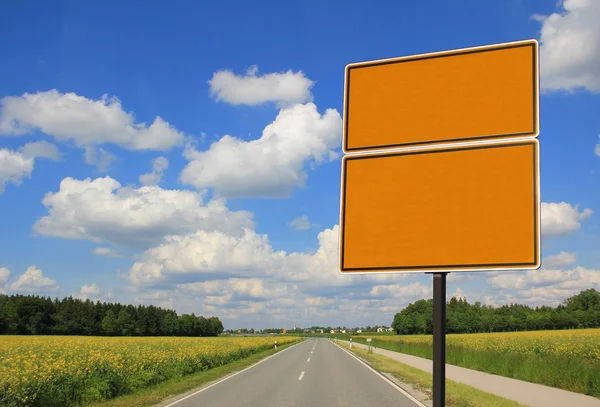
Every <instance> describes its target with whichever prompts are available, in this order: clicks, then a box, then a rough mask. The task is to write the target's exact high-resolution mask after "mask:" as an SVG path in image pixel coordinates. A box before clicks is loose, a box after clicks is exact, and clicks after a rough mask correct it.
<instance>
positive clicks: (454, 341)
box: [357, 329, 600, 361]
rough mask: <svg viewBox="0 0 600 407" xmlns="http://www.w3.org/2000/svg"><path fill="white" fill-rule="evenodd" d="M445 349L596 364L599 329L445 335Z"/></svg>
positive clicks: (417, 340) (400, 338)
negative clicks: (566, 358) (589, 361)
mask: <svg viewBox="0 0 600 407" xmlns="http://www.w3.org/2000/svg"><path fill="white" fill-rule="evenodd" d="M357 338H366V336H364V335H363V336H361V337H357ZM376 339H377V341H378V342H386V341H391V342H404V343H406V344H415V345H428V346H432V340H433V339H432V337H431V336H430V335H393V336H378V337H377V338H376ZM446 346H447V347H448V348H467V349H469V350H472V351H485V352H488V351H491V352H500V353H502V352H511V353H519V354H522V355H534V354H535V355H543V356H558V357H562V356H568V357H576V358H582V359H587V360H592V361H597V360H600V329H570V330H556V331H524V332H494V333H480V334H448V335H446Z"/></svg>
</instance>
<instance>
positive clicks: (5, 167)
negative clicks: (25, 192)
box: [0, 148, 34, 194]
mask: <svg viewBox="0 0 600 407" xmlns="http://www.w3.org/2000/svg"><path fill="white" fill-rule="evenodd" d="M33 164H34V159H33V158H31V157H25V156H24V155H23V153H20V152H17V151H12V150H8V149H5V148H3V149H0V194H2V193H3V192H4V190H5V188H6V184H8V183H9V182H10V183H12V184H14V185H21V183H22V182H23V179H25V178H31V172H32V171H33Z"/></svg>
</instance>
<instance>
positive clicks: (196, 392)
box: [162, 341, 304, 407]
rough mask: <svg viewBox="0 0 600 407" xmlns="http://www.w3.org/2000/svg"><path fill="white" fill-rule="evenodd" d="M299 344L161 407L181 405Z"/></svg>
mask: <svg viewBox="0 0 600 407" xmlns="http://www.w3.org/2000/svg"><path fill="white" fill-rule="evenodd" d="M301 343H304V341H300V342H298V343H296V344H294V345H292V346H290V347H289V348H285V349H284V350H280V351H279V352H277V353H274V354H272V355H271V356H267V357H266V358H264V359H261V360H259V361H258V362H256V363H255V364H253V365H250V366H248V367H247V368H245V369H243V370H240V371H239V372H235V373H234V374H232V375H229V376H225V377H224V378H222V379H221V380H219V381H218V382H216V383H213V384H211V385H209V386H206V387H203V388H201V389H200V390H198V391H195V392H193V393H192V394H188V395H187V396H185V397H182V398H180V399H178V400H175V401H173V402H172V403H169V404H167V405H165V406H162V407H171V406H174V405H175V404H177V403H181V402H182V401H183V400H187V399H189V398H190V397H193V396H195V395H196V394H199V393H202V392H203V391H205V390H208V389H210V388H211V387H213V386H216V385H217V384H219V383H222V382H224V381H225V380H227V379H231V378H232V377H233V376H237V375H239V374H240V373H243V372H245V371H246V370H249V369H252V368H253V367H255V366H258V365H260V364H261V363H262V362H265V361H267V360H269V359H271V358H272V357H273V356H277V355H281V354H282V353H283V352H285V351H286V350H289V349H292V348H293V347H295V346H297V345H300V344H301Z"/></svg>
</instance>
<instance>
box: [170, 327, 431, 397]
mask: <svg viewBox="0 0 600 407" xmlns="http://www.w3.org/2000/svg"><path fill="white" fill-rule="evenodd" d="M170 406H173V407H199V406H202V407H312V406H315V407H317V406H318V407H322V406H327V407H342V406H343V407H355V406H356V407H392V406H393V407H419V406H421V405H420V404H417V403H415V402H414V401H412V400H411V399H410V398H409V397H407V396H406V395H404V394H403V393H402V392H400V391H399V390H398V388H397V387H396V386H395V385H393V384H391V383H389V382H388V381H386V380H385V379H383V378H382V376H381V375H379V374H378V373H376V372H374V371H372V370H371V369H370V368H369V367H367V366H365V365H364V364H363V363H361V362H360V361H359V360H357V359H355V358H354V357H352V356H351V355H349V354H348V353H347V352H346V351H344V350H343V349H340V348H339V347H338V346H337V345H335V344H333V343H331V342H329V341H328V340H326V339H308V340H305V341H304V342H302V343H300V344H298V345H295V346H292V347H290V348H287V349H284V350H282V351H281V352H280V353H277V354H275V355H274V356H272V357H270V358H268V359H266V360H264V362H262V363H259V364H257V365H256V366H254V367H251V368H250V369H247V370H245V371H242V372H241V373H239V374H236V375H234V376H231V377H229V378H227V379H225V380H223V381H221V382H217V383H216V384H214V385H212V386H208V387H206V388H204V389H201V390H199V392H197V393H192V395H189V396H186V398H184V399H180V400H179V401H175V402H172V403H171V404H169V407H170Z"/></svg>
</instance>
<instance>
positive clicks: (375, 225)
mask: <svg viewBox="0 0 600 407" xmlns="http://www.w3.org/2000/svg"><path fill="white" fill-rule="evenodd" d="M538 157H539V144H538V141H537V139H530V140H527V141H520V142H509V143H486V144H484V145H475V146H473V145H471V146H469V147H464V146H463V147H453V148H446V149H432V150H421V151H404V152H394V153H392V152H390V153H385V154H374V155H361V156H352V155H349V156H345V157H344V158H343V162H342V196H341V198H342V208H341V222H340V228H341V231H340V232H341V235H340V236H341V240H340V256H341V258H340V271H341V272H342V273H344V272H372V271H375V272H383V271H403V270H404V271H419V272H423V271H427V270H431V271H436V270H438V271H439V270H456V271H460V270H482V269H512V268H527V269H534V268H538V267H539V265H540V256H539V253H540V240H539V232H540V231H539V192H538V183H539V178H538V174H539V169H538V160H539V158H538Z"/></svg>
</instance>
